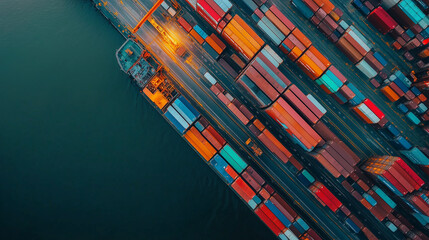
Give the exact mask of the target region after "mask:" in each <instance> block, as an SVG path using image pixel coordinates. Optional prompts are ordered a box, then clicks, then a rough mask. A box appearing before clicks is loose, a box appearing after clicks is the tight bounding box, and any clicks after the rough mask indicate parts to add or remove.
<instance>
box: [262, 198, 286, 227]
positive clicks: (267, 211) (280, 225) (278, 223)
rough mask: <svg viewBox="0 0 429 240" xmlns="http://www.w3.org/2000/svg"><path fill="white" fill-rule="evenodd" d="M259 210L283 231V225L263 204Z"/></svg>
mask: <svg viewBox="0 0 429 240" xmlns="http://www.w3.org/2000/svg"><path fill="white" fill-rule="evenodd" d="M260 209H261V210H262V211H263V212H264V213H265V215H267V217H268V218H269V219H271V221H272V222H273V223H274V224H275V225H276V226H277V227H278V228H279V229H280V230H281V231H283V229H285V228H286V226H285V225H283V223H282V222H281V221H280V220H279V219H278V218H277V217H276V215H274V213H273V212H271V210H270V209H268V207H267V206H265V204H263V205H262V206H261V207H260Z"/></svg>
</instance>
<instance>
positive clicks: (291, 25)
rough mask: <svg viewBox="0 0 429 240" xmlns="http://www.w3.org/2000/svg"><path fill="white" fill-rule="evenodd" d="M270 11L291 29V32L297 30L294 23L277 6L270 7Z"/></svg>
mask: <svg viewBox="0 0 429 240" xmlns="http://www.w3.org/2000/svg"><path fill="white" fill-rule="evenodd" d="M270 11H271V12H273V13H274V15H276V17H277V18H278V19H279V20H280V21H281V22H282V23H284V24H285V25H286V27H287V28H289V30H291V31H292V30H294V29H295V25H293V23H292V22H291V21H290V20H289V19H288V18H287V17H286V16H285V15H284V14H283V13H282V12H281V11H280V10H279V9H278V8H277V7H276V5H274V4H273V5H272V6H271V7H270Z"/></svg>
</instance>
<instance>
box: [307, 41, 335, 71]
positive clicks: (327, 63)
mask: <svg viewBox="0 0 429 240" xmlns="http://www.w3.org/2000/svg"><path fill="white" fill-rule="evenodd" d="M308 51H310V52H311V53H313V54H314V56H316V57H317V59H319V60H320V61H321V62H322V63H323V65H324V66H325V67H326V68H328V67H329V66H331V62H330V61H329V60H328V59H327V58H326V57H325V56H323V55H322V54H321V53H320V52H319V50H317V48H315V47H314V46H311V47H310V48H309V49H308Z"/></svg>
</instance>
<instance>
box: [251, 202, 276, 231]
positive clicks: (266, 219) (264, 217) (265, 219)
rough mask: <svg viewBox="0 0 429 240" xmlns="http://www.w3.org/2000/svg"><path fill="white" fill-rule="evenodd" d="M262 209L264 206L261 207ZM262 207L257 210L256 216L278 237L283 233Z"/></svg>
mask: <svg viewBox="0 0 429 240" xmlns="http://www.w3.org/2000/svg"><path fill="white" fill-rule="evenodd" d="M261 207H262V206H261ZM261 207H259V208H257V209H256V210H255V213H256V215H258V217H259V218H260V219H261V220H262V222H264V223H265V225H267V227H268V228H269V229H271V231H272V232H273V233H274V234H275V235H276V236H277V235H279V234H280V233H281V232H282V231H281V230H280V229H279V228H278V227H277V226H276V225H275V224H274V222H273V221H272V220H271V219H270V218H269V217H268V216H267V215H265V213H264V212H263V211H262V210H261Z"/></svg>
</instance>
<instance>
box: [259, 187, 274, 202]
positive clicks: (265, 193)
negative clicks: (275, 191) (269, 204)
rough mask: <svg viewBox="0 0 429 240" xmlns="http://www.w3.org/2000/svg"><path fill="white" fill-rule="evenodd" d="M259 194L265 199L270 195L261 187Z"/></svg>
mask: <svg viewBox="0 0 429 240" xmlns="http://www.w3.org/2000/svg"><path fill="white" fill-rule="evenodd" d="M259 194H260V195H261V197H262V198H263V199H265V200H268V199H269V198H270V197H271V195H270V194H269V193H268V192H267V190H265V189H263V188H262V189H261V191H260V192H259Z"/></svg>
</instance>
